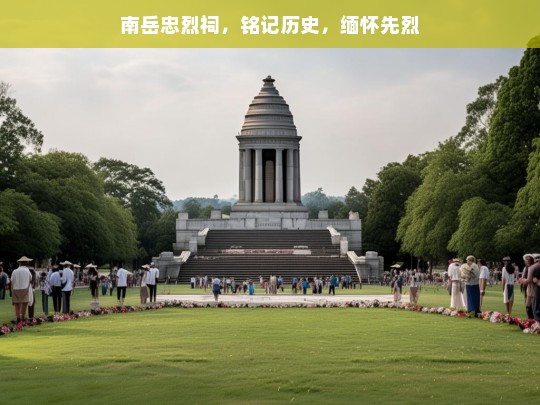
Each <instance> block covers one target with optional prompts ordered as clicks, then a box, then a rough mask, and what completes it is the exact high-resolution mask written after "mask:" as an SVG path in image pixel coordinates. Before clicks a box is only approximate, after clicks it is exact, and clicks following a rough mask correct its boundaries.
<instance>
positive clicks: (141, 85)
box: [0, 49, 523, 200]
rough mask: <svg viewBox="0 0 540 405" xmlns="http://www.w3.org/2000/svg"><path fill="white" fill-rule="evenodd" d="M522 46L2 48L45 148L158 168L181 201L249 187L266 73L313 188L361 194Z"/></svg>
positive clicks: (448, 120) (2, 60)
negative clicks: (241, 138)
mask: <svg viewBox="0 0 540 405" xmlns="http://www.w3.org/2000/svg"><path fill="white" fill-rule="evenodd" d="M522 54H523V50H522V49H135V50H132V49H75V50H72V49H36V50H32V49H13V50H10V49H0V81H5V82H8V83H10V84H11V85H12V90H13V92H12V96H14V97H15V98H16V99H17V102H18V104H19V106H20V107H21V108H22V110H23V112H24V113H25V114H26V115H27V116H29V117H30V118H31V119H32V120H33V121H34V123H35V124H36V125H37V127H38V128H39V129H40V130H41V131H42V132H43V134H44V139H45V140H44V147H43V152H48V151H49V150H51V149H59V150H65V151H71V152H81V153H83V154H85V155H86V156H88V157H89V159H90V160H91V161H96V160H97V159H99V158H100V157H107V158H112V159H120V160H123V161H126V162H129V163H132V164H136V165H138V166H141V167H149V168H151V169H152V170H153V171H154V173H155V175H156V177H157V178H158V179H160V180H161V181H163V183H164V185H165V187H166V190H167V195H168V196H169V198H171V199H173V200H175V199H180V198H185V197H189V196H193V197H211V196H213V195H214V194H218V195H219V197H221V198H228V197H231V196H233V195H236V194H237V193H238V142H237V140H236V138H235V136H236V135H237V134H238V132H239V131H240V129H241V127H242V124H243V121H244V115H245V113H246V112H247V110H248V107H249V104H250V103H251V101H252V100H253V97H254V96H255V95H257V94H258V93H259V90H260V88H261V86H262V84H263V83H262V79H263V78H264V77H266V76H267V75H272V77H273V78H274V79H276V82H275V83H274V85H275V86H276V88H277V89H278V91H279V92H280V94H281V95H282V96H283V97H284V99H285V101H286V102H287V103H288V104H289V106H290V109H291V112H292V114H293V116H294V122H295V124H296V127H297V130H298V134H299V135H300V136H302V141H301V142H300V146H301V148H300V150H301V165H302V167H301V175H302V193H306V192H309V191H313V190H316V189H317V188H318V187H322V188H323V190H324V191H325V192H326V194H328V195H344V194H346V193H347V191H348V190H349V188H350V187H351V186H355V187H357V188H358V189H360V188H361V187H362V186H363V184H364V181H365V179H366V178H375V177H376V174H377V172H378V171H379V170H380V169H381V168H382V167H383V166H384V165H386V164H387V163H389V162H392V161H397V162H401V161H403V160H404V159H405V158H406V157H407V155H408V154H419V153H422V152H425V151H428V150H433V149H434V148H435V147H436V146H437V144H438V142H440V141H443V140H444V139H446V138H448V137H450V136H452V135H455V134H456V133H457V132H458V131H459V130H460V128H461V127H462V126H463V123H464V120H465V107H466V105H467V103H469V102H471V101H472V100H474V99H475V97H476V92H477V89H478V87H479V86H481V85H484V84H487V83H491V82H493V81H494V80H495V79H496V78H497V77H498V76H499V75H507V74H508V70H509V69H510V67H512V66H514V65H517V64H518V63H519V60H520V58H521V56H522Z"/></svg>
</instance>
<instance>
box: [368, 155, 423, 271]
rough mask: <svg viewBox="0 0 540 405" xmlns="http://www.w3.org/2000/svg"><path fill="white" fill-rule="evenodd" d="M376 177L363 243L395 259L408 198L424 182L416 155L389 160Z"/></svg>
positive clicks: (392, 259) (391, 259)
mask: <svg viewBox="0 0 540 405" xmlns="http://www.w3.org/2000/svg"><path fill="white" fill-rule="evenodd" d="M377 177H378V183H377V185H376V186H375V188H374V190H373V193H372V196H371V199H370V200H369V204H368V210H367V217H366V219H365V221H364V226H363V230H364V232H363V239H364V243H363V245H364V247H365V249H366V250H374V251H377V252H379V254H380V255H381V256H384V257H385V258H386V260H388V261H394V260H395V258H396V257H397V255H398V254H399V251H400V246H399V243H398V242H397V241H396V230H397V227H398V224H399V220H400V218H401V217H402V215H403V214H404V212H405V201H407V198H409V196H410V195H411V194H412V193H413V192H414V190H416V188H417V187H418V186H419V185H420V183H421V177H420V171H419V170H418V167H417V158H415V157H412V156H411V157H409V158H408V159H407V160H406V161H405V162H404V163H403V164H400V163H389V164H388V165H386V166H385V167H384V168H383V169H382V170H381V171H380V172H379V173H378V174H377Z"/></svg>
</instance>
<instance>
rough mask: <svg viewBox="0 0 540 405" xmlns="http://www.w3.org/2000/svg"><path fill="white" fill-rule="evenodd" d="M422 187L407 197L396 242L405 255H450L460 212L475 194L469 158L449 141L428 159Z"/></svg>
mask: <svg viewBox="0 0 540 405" xmlns="http://www.w3.org/2000/svg"><path fill="white" fill-rule="evenodd" d="M427 159H428V161H429V163H428V165H427V167H426V168H425V169H424V171H423V173H422V174H423V180H422V184H420V186H419V187H418V188H417V189H416V191H415V192H414V193H413V194H412V195H411V196H410V197H409V198H408V200H407V202H406V209H405V214H404V215H403V217H402V218H401V220H400V221H399V226H398V229H397V239H398V241H400V242H401V249H402V251H404V252H407V253H410V254H413V255H414V256H416V257H421V258H424V259H429V260H431V261H433V259H442V258H446V257H447V256H448V255H449V252H448V242H449V241H450V238H451V236H452V234H453V233H454V232H455V231H456V229H457V226H458V221H457V216H458V210H459V208H460V207H461V204H462V203H463V201H465V200H466V199H468V198H469V197H470V196H471V195H472V190H473V188H472V186H471V175H470V171H469V168H470V165H471V162H470V159H469V157H468V155H467V153H466V152H465V151H464V150H463V149H461V148H460V147H459V143H458V142H457V141H456V140H455V139H453V138H450V139H449V140H447V141H445V142H444V143H442V144H439V147H438V149H437V150H436V151H434V152H431V153H430V154H429V156H428V157H427Z"/></svg>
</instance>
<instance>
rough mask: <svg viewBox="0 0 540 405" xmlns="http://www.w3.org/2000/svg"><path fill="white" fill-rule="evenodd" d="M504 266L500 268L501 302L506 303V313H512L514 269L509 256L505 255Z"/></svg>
mask: <svg viewBox="0 0 540 405" xmlns="http://www.w3.org/2000/svg"><path fill="white" fill-rule="evenodd" d="M503 263H504V267H503V269H502V279H501V280H502V290H503V302H504V304H505V305H506V313H507V314H508V315H512V307H513V306H514V273H515V271H516V269H515V267H514V265H513V264H512V263H511V260H510V258H509V257H508V256H507V257H505V258H504V259H503Z"/></svg>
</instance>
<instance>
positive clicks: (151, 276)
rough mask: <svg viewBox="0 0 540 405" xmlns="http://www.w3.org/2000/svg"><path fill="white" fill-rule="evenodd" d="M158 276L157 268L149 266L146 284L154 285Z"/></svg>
mask: <svg viewBox="0 0 540 405" xmlns="http://www.w3.org/2000/svg"><path fill="white" fill-rule="evenodd" d="M157 278H159V269H157V268H156V267H150V269H149V270H148V275H147V276H146V284H148V285H156V279H157Z"/></svg>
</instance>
